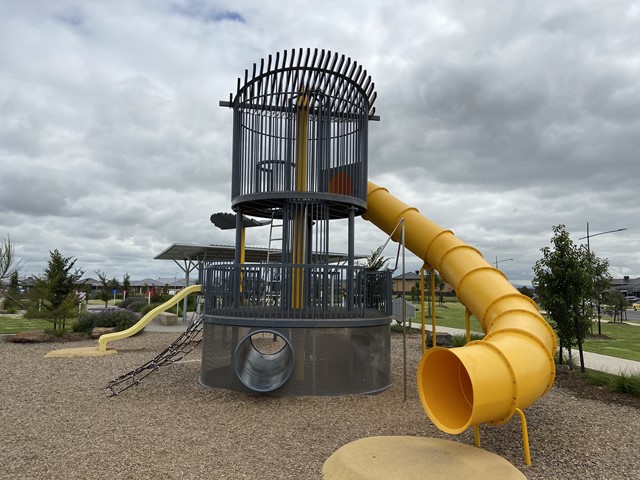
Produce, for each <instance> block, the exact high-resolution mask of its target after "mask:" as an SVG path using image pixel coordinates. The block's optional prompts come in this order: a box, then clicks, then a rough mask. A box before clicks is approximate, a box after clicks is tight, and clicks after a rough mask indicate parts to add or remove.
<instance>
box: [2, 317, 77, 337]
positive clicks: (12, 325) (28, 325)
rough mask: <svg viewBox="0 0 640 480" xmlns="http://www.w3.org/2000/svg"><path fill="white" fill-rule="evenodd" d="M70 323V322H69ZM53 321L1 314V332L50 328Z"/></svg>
mask: <svg viewBox="0 0 640 480" xmlns="http://www.w3.org/2000/svg"><path fill="white" fill-rule="evenodd" d="M67 325H68V323H67ZM50 328H53V323H51V322H48V321H47V320H42V319H39V318H34V319H26V318H17V317H7V316H3V315H0V334H3V333H17V332H28V331H32V330H48V329H50Z"/></svg>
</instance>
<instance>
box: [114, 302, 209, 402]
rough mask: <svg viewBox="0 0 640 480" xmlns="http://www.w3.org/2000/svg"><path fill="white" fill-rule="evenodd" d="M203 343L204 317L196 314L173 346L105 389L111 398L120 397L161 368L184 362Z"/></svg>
mask: <svg viewBox="0 0 640 480" xmlns="http://www.w3.org/2000/svg"><path fill="white" fill-rule="evenodd" d="M201 341H202V316H201V315H199V314H194V316H193V317H192V318H191V321H190V322H189V326H188V327H187V329H186V330H185V331H184V332H183V333H182V334H181V335H180V336H179V337H178V338H177V339H175V340H174V341H173V343H171V345H169V346H168V347H167V348H165V349H164V350H163V351H162V352H160V353H159V354H158V355H156V356H155V357H154V358H153V359H152V360H150V361H148V362H147V363H145V364H143V365H140V366H139V367H137V368H135V369H133V370H131V371H130V372H128V373H125V374H123V375H120V376H119V377H118V378H114V379H113V380H111V381H110V382H109V383H108V384H107V386H106V387H105V389H107V390H109V397H113V396H115V395H118V394H120V393H122V392H124V391H125V390H127V389H129V388H131V387H133V386H134V385H138V384H139V383H140V382H141V381H142V380H143V379H144V378H145V377H147V376H149V375H151V374H152V373H153V372H155V371H156V370H158V369H159V368H160V367H164V366H165V365H170V364H172V363H174V362H177V361H179V360H182V359H183V358H184V357H186V356H187V355H188V354H189V353H191V352H192V351H193V350H194V349H195V348H196V347H197V346H198V345H199V344H200V342H201Z"/></svg>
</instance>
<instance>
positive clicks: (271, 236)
mask: <svg viewBox="0 0 640 480" xmlns="http://www.w3.org/2000/svg"><path fill="white" fill-rule="evenodd" d="M274 215H275V212H274V213H271V224H270V225H269V245H268V246H267V263H269V260H270V257H271V251H272V250H273V249H272V248H271V246H272V244H273V242H277V241H278V240H279V241H280V242H282V234H280V237H277V238H274V236H273V230H274V229H275V228H282V226H283V225H284V220H283V221H282V222H280V225H278V224H275V223H274V222H275V216H274ZM280 251H282V243H280Z"/></svg>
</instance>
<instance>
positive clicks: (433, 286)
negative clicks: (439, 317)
mask: <svg viewBox="0 0 640 480" xmlns="http://www.w3.org/2000/svg"><path fill="white" fill-rule="evenodd" d="M435 273H436V271H435V269H433V268H432V269H431V270H429V275H430V276H431V342H432V344H433V346H434V347H435V346H437V345H436V275H435Z"/></svg>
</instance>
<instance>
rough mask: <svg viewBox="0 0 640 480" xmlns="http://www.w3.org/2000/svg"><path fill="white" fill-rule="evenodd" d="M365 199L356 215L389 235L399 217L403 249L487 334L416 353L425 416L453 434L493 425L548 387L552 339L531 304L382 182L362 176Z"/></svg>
mask: <svg viewBox="0 0 640 480" xmlns="http://www.w3.org/2000/svg"><path fill="white" fill-rule="evenodd" d="M367 203H368V206H367V208H368V210H367V213H366V214H365V215H363V218H365V219H366V220H369V221H370V222H372V223H373V224H374V225H376V226H377V227H378V228H380V229H381V230H383V231H384V232H386V233H388V234H390V233H391V232H392V231H393V230H394V228H395V227H396V225H397V224H398V222H399V221H400V220H401V219H402V218H404V222H405V243H406V248H408V249H409V250H410V251H411V252H413V253H414V254H415V255H417V256H418V257H420V258H421V259H422V260H423V261H424V262H425V264H427V265H429V266H430V267H433V268H435V269H436V270H438V272H440V275H441V277H442V278H443V279H444V281H446V282H447V283H448V284H449V285H451V287H452V288H453V289H454V290H455V292H456V294H457V296H458V299H459V300H460V302H462V303H463V304H464V305H465V306H466V307H467V309H468V310H469V311H470V312H471V313H472V314H473V315H474V316H475V317H476V318H477V319H478V320H479V321H480V323H481V325H482V328H483V330H484V332H485V334H486V336H485V337H484V339H482V340H479V341H475V342H470V343H468V344H467V345H465V346H464V347H459V348H452V349H445V348H439V347H437V348H431V349H429V350H428V351H427V352H426V353H425V354H424V355H423V357H422V359H421V360H420V364H419V366H418V391H419V394H420V400H421V402H422V405H423V407H424V409H425V412H426V413H427V415H428V416H429V418H430V419H431V421H432V422H433V423H434V424H435V425H436V426H437V427H438V428H439V429H440V430H442V431H444V432H447V433H453V434H456V433H461V432H463V431H464V430H466V429H467V428H468V427H469V426H475V425H479V424H481V423H494V424H499V423H503V422H506V421H507V420H509V418H511V416H512V415H513V414H514V413H515V411H516V409H517V408H518V409H521V410H522V409H524V408H526V407H528V406H529V405H531V404H532V403H534V402H535V401H536V400H537V399H538V398H540V397H541V396H542V395H544V394H545V393H547V391H548V390H549V389H550V388H551V385H552V384H553V380H554V378H555V363H554V359H553V357H554V354H555V351H556V348H557V339H556V336H555V334H554V333H553V330H552V328H551V327H550V325H549V324H548V323H547V322H546V320H545V319H544V318H543V317H542V316H541V315H540V312H539V311H538V308H537V306H536V304H535V303H534V302H533V301H532V300H531V299H530V298H529V297H527V296H525V295H522V294H520V293H519V292H518V291H517V290H516V289H515V287H513V286H512V285H511V283H509V281H508V279H507V278H506V277H505V275H504V274H503V273H502V272H500V271H499V270H497V269H496V268H493V267H492V266H491V265H490V264H489V263H487V262H486V261H485V260H484V258H483V257H482V254H481V253H480V252H479V251H478V250H476V249H475V248H473V247H470V246H469V245H466V244H464V243H463V242H462V241H461V240H459V239H458V238H456V237H455V236H454V235H453V233H452V232H451V231H450V230H445V229H443V228H442V227H440V226H438V225H436V224H435V223H433V222H431V221H430V220H429V219H427V218H425V217H424V216H423V215H421V214H420V212H418V210H417V209H416V208H413V207H409V206H408V205H406V204H405V203H403V202H401V201H400V200H398V199H397V198H395V197H394V196H393V195H391V194H390V193H389V191H388V190H387V189H386V188H383V187H380V186H378V185H375V184H373V183H371V182H369V190H368V201H367ZM400 234H401V233H400V231H399V230H397V231H396V233H395V234H394V238H393V240H395V241H399V239H400Z"/></svg>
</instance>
